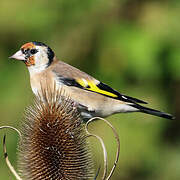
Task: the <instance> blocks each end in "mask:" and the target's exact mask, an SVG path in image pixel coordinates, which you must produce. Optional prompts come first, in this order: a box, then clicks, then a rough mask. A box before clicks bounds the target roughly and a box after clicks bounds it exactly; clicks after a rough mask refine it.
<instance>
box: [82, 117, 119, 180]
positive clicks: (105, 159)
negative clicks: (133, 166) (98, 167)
mask: <svg viewBox="0 0 180 180" xmlns="http://www.w3.org/2000/svg"><path fill="white" fill-rule="evenodd" d="M95 120H101V121H104V122H105V123H106V124H107V125H108V126H109V127H110V128H111V129H112V131H113V133H114V136H115V139H116V142H117V151H116V158H115V161H114V165H113V167H112V169H111V171H110V173H109V175H108V176H107V166H108V163H107V151H106V148H105V145H104V142H103V140H102V139H101V138H100V137H99V136H97V135H95V134H92V133H90V132H89V131H88V125H89V124H90V123H91V122H93V121H95ZM85 130H86V132H87V134H88V135H89V136H93V137H95V138H97V139H98V140H99V141H100V143H101V146H102V149H103V154H104V172H103V176H102V180H109V179H110V178H111V177H112V175H113V173H114V170H115V168H116V166H117V162H118V160H119V154H120V139H119V135H118V133H117V131H116V129H115V128H114V126H113V125H112V124H111V123H110V122H108V121H107V120H106V119H104V118H101V117H94V118H91V119H90V120H89V121H87V123H86V125H85Z"/></svg>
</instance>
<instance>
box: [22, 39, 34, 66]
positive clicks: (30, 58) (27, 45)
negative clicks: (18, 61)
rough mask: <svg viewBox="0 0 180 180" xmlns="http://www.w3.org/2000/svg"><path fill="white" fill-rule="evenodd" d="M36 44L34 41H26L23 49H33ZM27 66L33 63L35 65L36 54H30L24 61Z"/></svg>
mask: <svg viewBox="0 0 180 180" xmlns="http://www.w3.org/2000/svg"><path fill="white" fill-rule="evenodd" d="M35 47H36V46H35V45H34V44H33V43H32V42H29V43H26V44H24V45H23V46H22V47H21V49H23V50H24V51H26V50H30V49H33V48H35ZM24 62H25V64H26V66H28V67H29V66H31V65H35V60H34V56H30V57H28V58H27V60H26V61H24Z"/></svg>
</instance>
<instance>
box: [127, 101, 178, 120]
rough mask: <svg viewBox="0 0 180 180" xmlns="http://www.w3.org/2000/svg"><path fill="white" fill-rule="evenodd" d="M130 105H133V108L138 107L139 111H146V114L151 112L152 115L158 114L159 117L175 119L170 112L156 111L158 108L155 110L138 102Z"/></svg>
mask: <svg viewBox="0 0 180 180" xmlns="http://www.w3.org/2000/svg"><path fill="white" fill-rule="evenodd" d="M130 106H132V107H135V108H137V109H139V111H140V112H143V113H146V114H152V115H155V116H159V117H162V118H166V119H171V120H173V119H175V117H174V116H172V115H171V114H168V113H165V112H161V111H158V110H155V109H151V108H147V107H144V106H141V105H139V104H132V105H130Z"/></svg>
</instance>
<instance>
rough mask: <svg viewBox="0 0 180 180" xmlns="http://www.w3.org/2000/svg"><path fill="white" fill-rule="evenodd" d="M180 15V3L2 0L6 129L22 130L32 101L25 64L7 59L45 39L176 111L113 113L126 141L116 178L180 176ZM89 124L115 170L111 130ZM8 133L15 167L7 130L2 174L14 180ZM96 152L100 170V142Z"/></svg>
mask: <svg viewBox="0 0 180 180" xmlns="http://www.w3.org/2000/svg"><path fill="white" fill-rule="evenodd" d="M179 20H180V2H179V0H54V1H48V0H39V1H35V0H32V1H23V0H19V1H7V0H0V126H2V125H12V126H15V127H17V128H18V127H19V126H20V124H21V120H22V119H23V112H24V109H25V107H26V106H28V105H30V104H31V103H32V100H33V94H32V92H31V88H30V83H29V74H28V71H27V69H26V67H25V65H24V64H23V63H21V62H17V61H13V60H11V59H8V57H9V56H10V55H12V54H13V53H15V52H16V51H17V50H18V49H19V48H20V46H21V45H22V44H24V43H26V42H29V41H33V40H35V41H42V42H44V43H46V44H48V45H49V46H50V47H51V48H52V49H53V50H54V51H55V52H56V55H57V56H58V58H59V59H61V60H64V61H66V62H67V63H70V64H71V65H73V66H76V67H78V68H80V69H82V70H83V71H85V72H87V73H89V74H91V75H93V76H94V77H96V78H97V79H100V80H102V81H103V82H104V83H106V84H110V85H111V86H112V87H113V88H115V89H117V90H119V91H120V92H122V93H124V94H127V95H130V96H134V97H137V98H140V99H143V100H145V101H148V102H149V103H150V105H149V107H153V108H156V109H160V110H163V111H166V112H169V113H172V114H174V115H175V116H176V120H175V121H169V120H166V119H162V118H158V117H154V116H150V115H146V114H141V113H132V114H118V115H113V116H111V117H109V118H107V119H108V120H109V121H110V122H111V123H112V124H113V125H114V126H115V127H116V129H117V131H118V133H119V136H120V140H121V153H120V161H119V162H118V165H117V168H116V171H115V174H114V175H113V177H112V180H119V179H123V180H132V179H133V180H141V179H142V180H152V179H153V180H159V179H163V180H170V179H171V180H177V179H180V121H179V120H180V95H179V94H180V35H179V34H180V23H179V22H180V21H179ZM90 129H91V130H92V131H93V132H96V133H97V134H99V135H101V136H102V137H103V138H104V139H105V142H106V146H107V150H108V155H109V168H110V167H111V166H112V163H113V160H114V158H115V155H114V153H115V151H116V149H115V148H116V143H115V142H113V140H112V139H113V135H112V133H111V130H110V129H109V128H108V127H107V126H106V125H104V124H103V123H100V122H96V123H94V124H93V125H92V126H91V127H90ZM4 133H6V135H7V148H8V153H9V158H10V160H11V161H12V163H13V165H15V167H16V161H17V157H16V147H17V146H16V143H17V141H18V140H17V138H18V137H17V135H16V133H14V132H11V131H9V130H8V131H7V130H3V131H1V132H0V141H1V143H0V179H2V180H8V179H13V177H12V175H11V173H10V172H9V170H8V168H7V166H6V164H5V161H4V159H3V154H2V138H3V135H4ZM92 145H93V144H92ZM93 152H94V160H95V164H96V168H98V166H99V162H101V167H103V165H102V155H101V151H100V146H97V145H94V147H93Z"/></svg>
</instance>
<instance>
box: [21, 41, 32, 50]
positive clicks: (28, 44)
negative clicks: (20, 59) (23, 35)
mask: <svg viewBox="0 0 180 180" xmlns="http://www.w3.org/2000/svg"><path fill="white" fill-rule="evenodd" d="M21 48H22V49H32V48H35V45H34V44H33V43H32V42H29V43H26V44H24V45H23V46H22V47H21Z"/></svg>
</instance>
